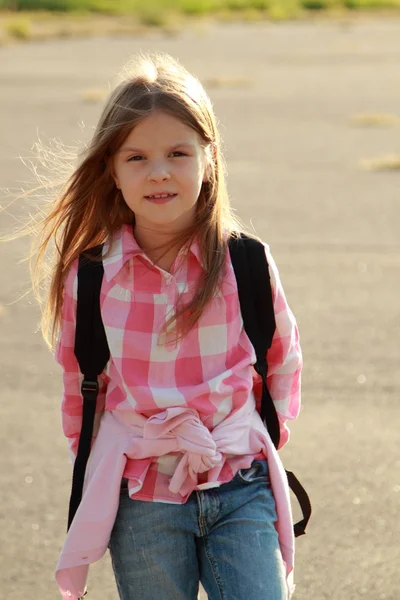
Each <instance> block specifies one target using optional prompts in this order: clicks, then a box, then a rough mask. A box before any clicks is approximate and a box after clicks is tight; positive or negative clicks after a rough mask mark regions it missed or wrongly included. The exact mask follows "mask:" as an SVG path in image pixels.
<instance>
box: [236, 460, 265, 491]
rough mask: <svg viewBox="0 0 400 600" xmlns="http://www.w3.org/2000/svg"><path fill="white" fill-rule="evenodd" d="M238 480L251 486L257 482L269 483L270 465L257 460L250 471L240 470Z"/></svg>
mask: <svg viewBox="0 0 400 600" xmlns="http://www.w3.org/2000/svg"><path fill="white" fill-rule="evenodd" d="M237 478H238V479H239V480H240V481H241V482H243V483H245V484H247V485H249V484H250V483H256V482H265V483H268V482H269V476H268V463H267V461H266V460H255V461H253V463H252V465H251V466H250V467H249V468H248V469H239V471H238V472H237Z"/></svg>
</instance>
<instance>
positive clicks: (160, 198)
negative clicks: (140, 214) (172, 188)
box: [145, 194, 177, 204]
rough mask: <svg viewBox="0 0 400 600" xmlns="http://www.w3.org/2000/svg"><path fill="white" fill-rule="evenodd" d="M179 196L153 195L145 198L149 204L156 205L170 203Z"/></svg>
mask: <svg viewBox="0 0 400 600" xmlns="http://www.w3.org/2000/svg"><path fill="white" fill-rule="evenodd" d="M176 196H177V194H152V195H151V196H145V198H146V200H148V201H149V202H153V203H154V204H165V203H166V202H169V201H170V200H172V199H173V198H175V197H176Z"/></svg>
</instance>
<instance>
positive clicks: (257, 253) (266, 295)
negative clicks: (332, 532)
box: [228, 233, 311, 537]
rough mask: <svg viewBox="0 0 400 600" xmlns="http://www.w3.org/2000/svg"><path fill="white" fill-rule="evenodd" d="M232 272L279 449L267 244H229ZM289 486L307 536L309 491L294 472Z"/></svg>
mask: <svg viewBox="0 0 400 600" xmlns="http://www.w3.org/2000/svg"><path fill="white" fill-rule="evenodd" d="M228 247H229V252H230V256H231V261H232V266H233V270H234V272H235V276H236V281H237V284H238V295H239V303H240V311H241V313H242V318H243V324H244V328H245V331H246V333H247V335H248V337H249V339H250V341H251V343H252V344H253V347H254V350H255V353H256V357H257V358H256V360H257V362H256V364H255V365H254V368H255V370H256V371H257V373H258V374H259V375H260V376H261V378H262V386H263V387H262V397H261V418H262V420H263V421H264V424H265V426H266V427H267V429H268V433H269V434H270V437H271V440H272V442H273V444H274V446H275V448H278V446H279V439H280V427H279V420H278V415H277V413H276V409H275V405H274V403H273V400H272V398H271V394H270V392H269V390H268V387H267V374H268V364H267V360H266V356H267V351H268V349H269V348H270V347H271V343H272V338H273V336H274V333H275V329H276V323H275V313H274V303H273V298H272V289H271V279H270V274H269V267H268V262H267V259H266V256H265V248H264V245H263V244H262V243H261V242H259V241H258V240H256V239H254V238H251V237H248V236H246V235H244V234H243V233H241V234H240V236H239V237H238V236H237V235H233V236H231V238H230V239H229V241H228ZM286 476H287V478H288V483H289V487H290V489H291V490H292V492H293V493H294V495H295V496H296V498H297V501H298V502H299V505H300V508H301V511H302V513H303V519H302V520H301V521H299V522H298V523H295V525H294V535H295V537H298V536H300V535H304V534H305V528H306V526H307V524H308V521H309V520H310V517H311V503H310V499H309V497H308V495H307V492H306V491H305V489H304V488H303V486H302V485H301V483H300V482H299V480H298V479H297V478H296V477H295V475H294V474H293V473H292V472H291V471H286Z"/></svg>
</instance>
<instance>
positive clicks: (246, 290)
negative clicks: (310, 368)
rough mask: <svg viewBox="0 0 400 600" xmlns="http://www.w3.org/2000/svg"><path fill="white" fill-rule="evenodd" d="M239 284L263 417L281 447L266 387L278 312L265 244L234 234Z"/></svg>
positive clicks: (231, 247) (233, 256) (232, 253)
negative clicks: (258, 384) (269, 357)
mask: <svg viewBox="0 0 400 600" xmlns="http://www.w3.org/2000/svg"><path fill="white" fill-rule="evenodd" d="M228 247H229V252H230V256H231V261H232V266H233V270H234V272H235V276H236V281H237V285H238V296H239V302H240V311H241V313H242V318H243V324H244V328H245V331H246V333H247V335H248V337H249V339H250V341H251V343H252V345H253V347H254V350H255V353H256V364H255V365H254V368H255V370H256V371H257V373H258V374H259V375H260V376H261V379H262V384H263V389H262V397H261V418H262V420H263V421H264V423H265V425H266V427H267V429H268V432H269V434H270V436H271V439H272V441H273V443H274V446H275V447H276V448H278V446H279V440H280V427H279V420H278V415H277V414H276V410H275V405H274V403H273V401H272V398H271V394H270V393H269V390H268V387H267V374H268V364H267V351H268V349H269V348H270V347H271V343H272V338H273V336H274V333H275V329H276V323H275V313H274V304H273V298H272V290H271V280H270V275H269V268H268V262H267V259H266V256H265V249H264V245H263V244H262V242H259V241H258V240H256V239H254V238H251V237H249V236H246V235H244V234H243V233H241V234H240V236H239V237H238V236H236V235H233V236H231V238H230V239H229V242H228Z"/></svg>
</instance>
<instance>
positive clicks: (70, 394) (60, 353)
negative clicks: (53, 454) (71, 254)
mask: <svg viewBox="0 0 400 600" xmlns="http://www.w3.org/2000/svg"><path fill="white" fill-rule="evenodd" d="M77 289H78V260H76V261H74V263H73V264H72V266H71V270H70V272H69V274H68V275H67V278H66V281H65V285H64V293H63V305H62V313H61V323H60V334H59V338H58V342H57V346H56V351H55V360H56V361H57V362H58V364H59V365H61V368H62V383H63V391H62V402H61V420H62V427H63V431H64V434H65V436H66V437H67V439H68V442H69V448H70V451H71V453H72V457H73V458H74V457H75V456H76V454H77V451H78V443H79V435H80V432H81V426H82V404H83V401H82V395H81V384H82V380H83V375H82V374H81V372H80V369H79V365H78V361H77V359H76V356H75V354H74V345H75V327H76V306H77ZM98 382H99V394H98V397H97V405H96V415H95V421H94V427H93V438H92V442H93V440H94V439H95V437H96V435H97V432H98V428H99V425H100V419H101V415H102V413H103V411H104V406H105V397H106V391H107V384H108V377H107V375H106V374H105V372H103V373H102V374H101V375H100V376H99V378H98Z"/></svg>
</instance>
